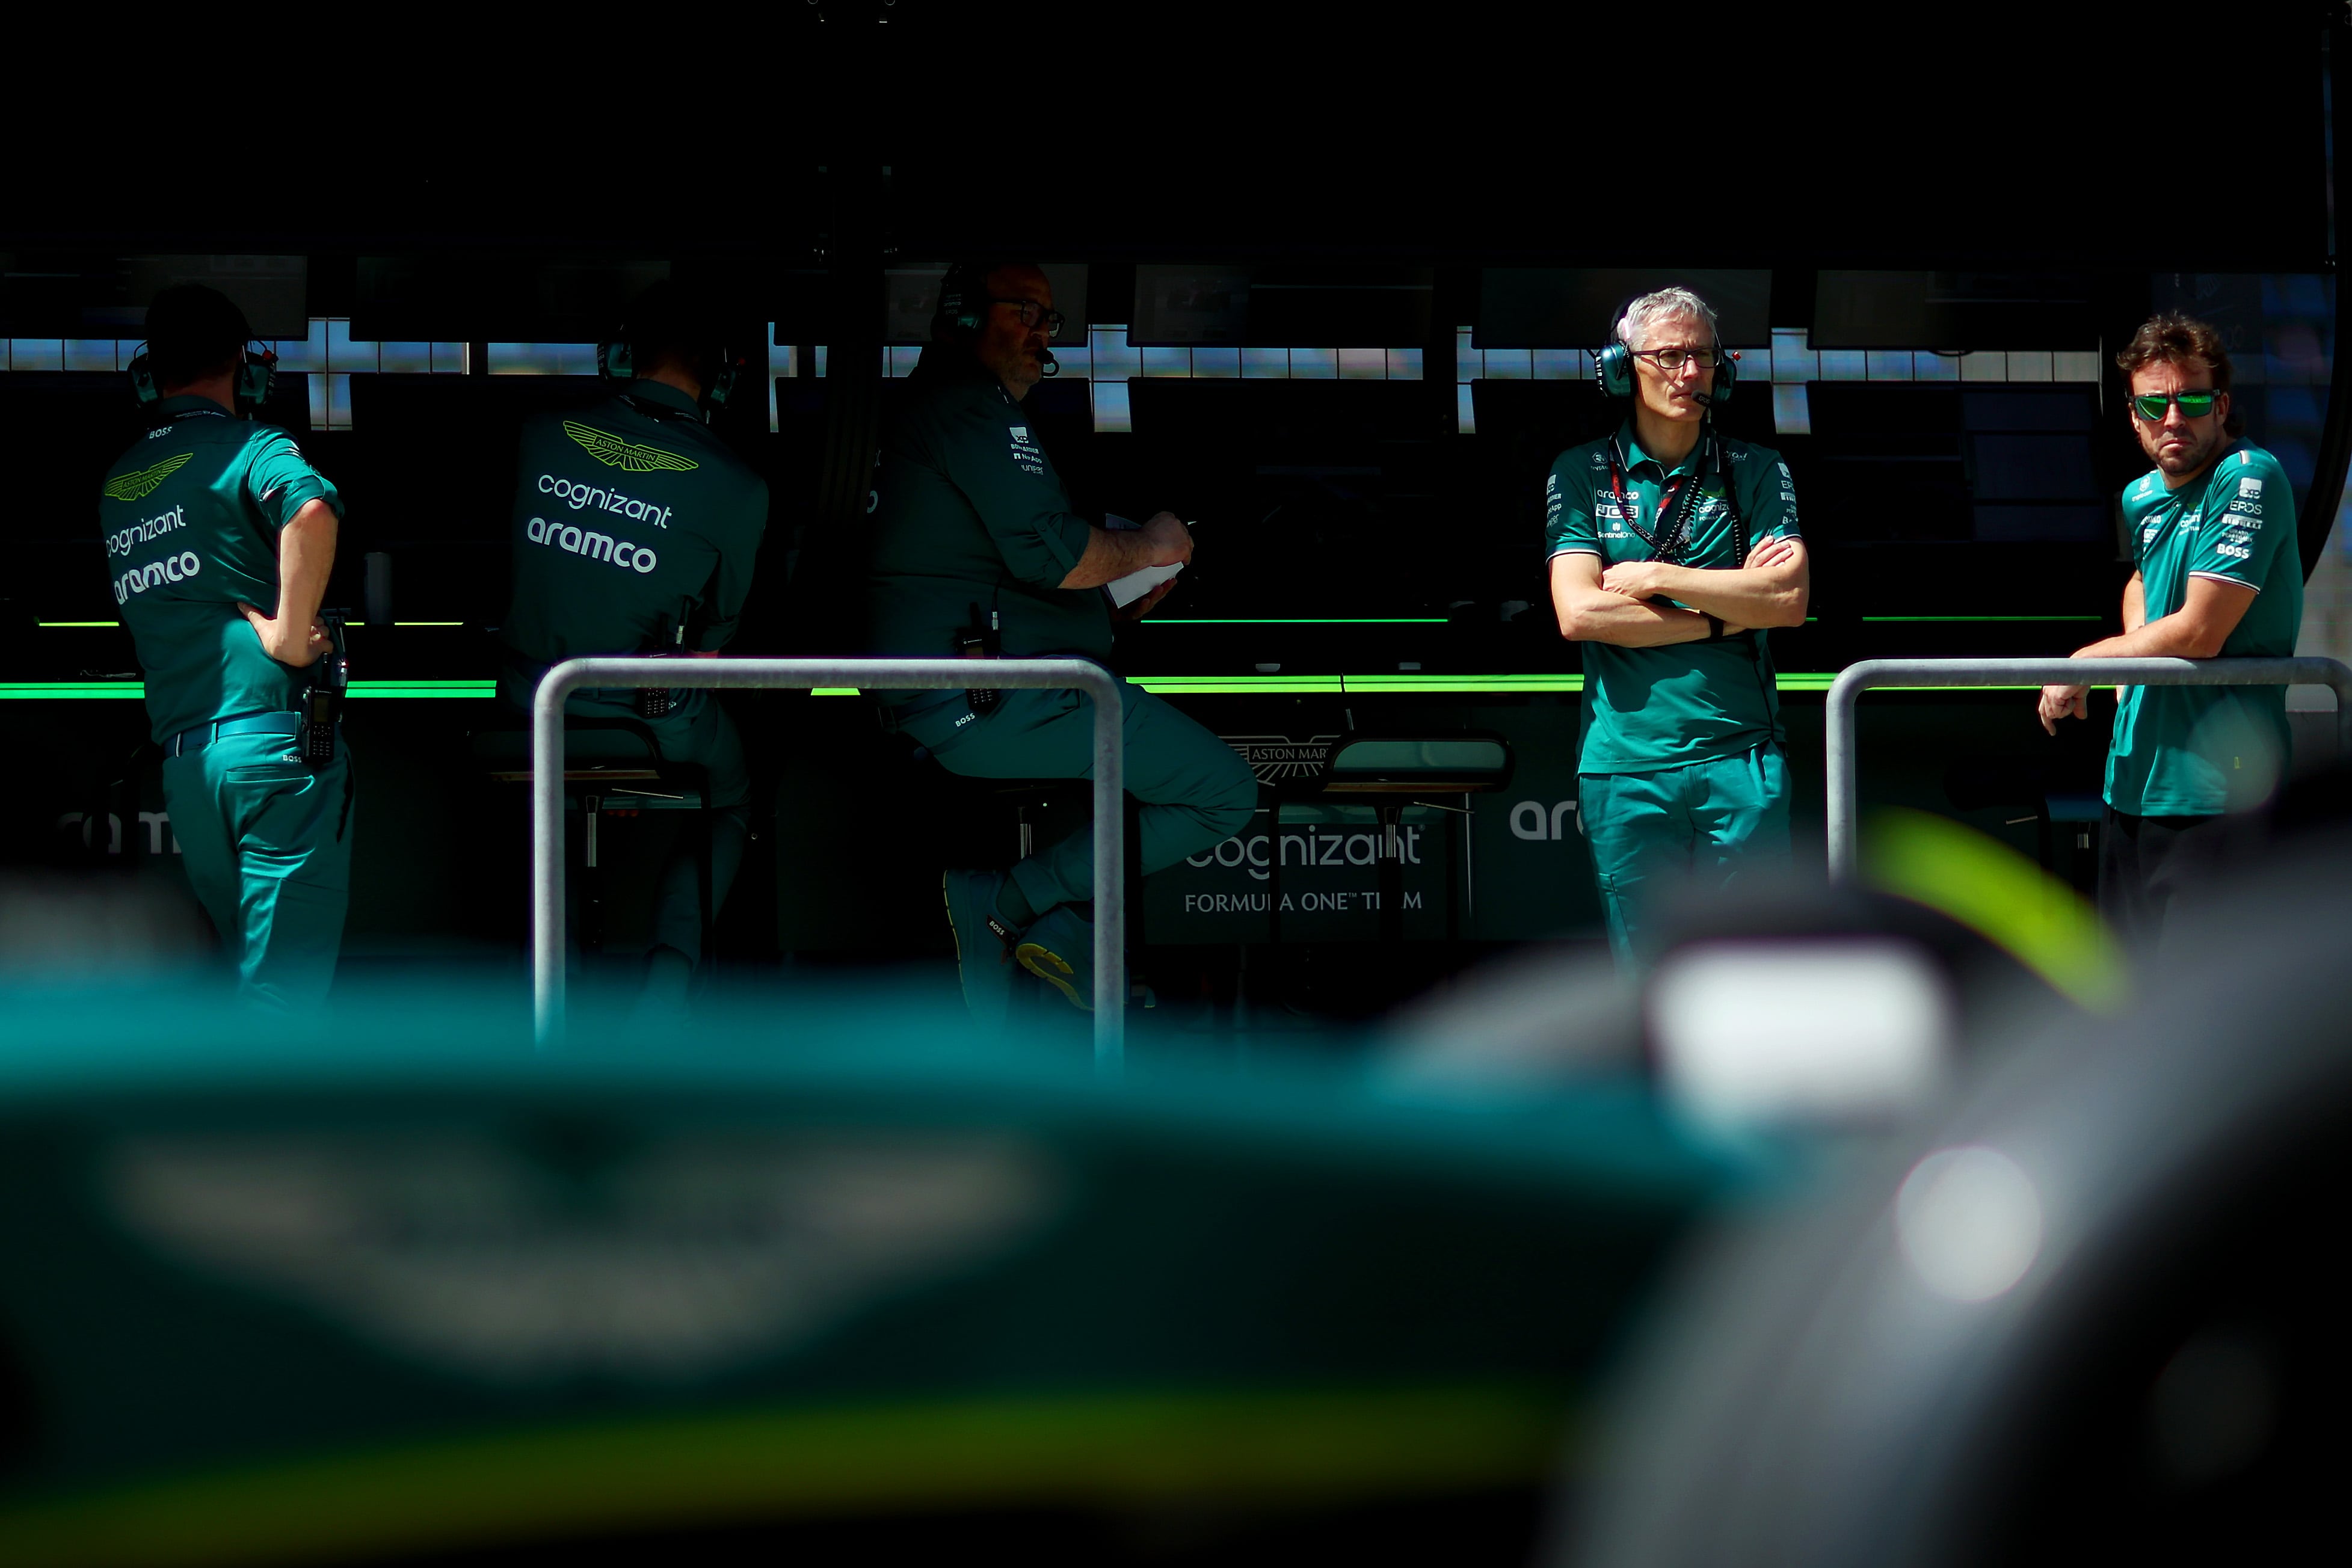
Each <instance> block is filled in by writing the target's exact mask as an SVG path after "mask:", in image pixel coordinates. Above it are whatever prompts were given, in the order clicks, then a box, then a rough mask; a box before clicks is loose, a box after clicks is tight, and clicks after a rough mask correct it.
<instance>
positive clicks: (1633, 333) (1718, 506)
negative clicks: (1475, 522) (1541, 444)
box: [1544, 288, 1809, 962]
mask: <svg viewBox="0 0 2352 1568" xmlns="http://www.w3.org/2000/svg"><path fill="white" fill-rule="evenodd" d="M1613 337H1614V341H1613V343H1612V346H1611V348H1610V349H1609V350H1604V351H1603V354H1602V356H1601V373H1602V380H1603V385H1604V387H1605V388H1606V390H1609V391H1611V392H1612V393H1614V394H1615V395H1618V396H1631V397H1632V399H1633V417H1632V418H1631V419H1630V420H1628V421H1627V422H1626V423H1625V425H1624V427H1623V428H1622V429H1621V430H1619V431H1618V433H1617V434H1614V435H1612V436H1611V437H1609V438H1608V439H1607V440H1605V441H1594V442H1588V443H1586V444H1584V445H1582V446H1577V447H1571V448H1570V449H1569V450H1568V451H1566V452H1563V453H1561V454H1560V455H1559V459H1558V460H1557V461H1555V462H1554V463H1553V464H1552V468H1551V477H1550V479H1549V482H1548V484H1547V485H1546V486H1545V496H1544V501H1545V521H1544V537H1545V549H1546V551H1547V554H1548V555H1549V570H1550V573H1551V595H1552V605H1553V608H1554V609H1555V610H1556V611H1557V612H1558V613H1559V630H1560V634H1561V635H1562V636H1564V637H1568V638H1570V639H1571V640H1572V641H1575V642H1580V643H1583V644H1585V648H1584V710H1583V734H1582V737H1581V742H1580V756H1579V759H1578V763H1577V768H1578V773H1579V775H1580V778H1579V783H1578V802H1579V805H1578V814H1579V817H1580V820H1581V821H1582V823H1583V827H1584V836H1585V841H1586V842H1587V844H1588V845H1590V847H1591V851H1592V862H1593V869H1594V871H1595V873H1596V874H1597V876H1598V878H1599V881H1600V884H1601V905H1602V908H1603V910H1604V911H1605V912H1606V914H1607V915H1608V921H1609V939H1610V943H1611V946H1612V947H1613V948H1614V949H1615V950H1616V953H1617V955H1618V957H1619V959H1620V960H1621V961H1623V962H1632V961H1633V959H1634V958H1635V957H1636V956H1637V954H1638V949H1639V941H1640V938H1641V936H1642V934H1643V919H1644V915H1645V904H1646V903H1647V900H1648V899H1649V897H1650V896H1651V895H1652V894H1654V893H1655V892H1656V891H1657V888H1658V885H1659V884H1661V883H1667V882H1672V881H1676V880H1683V879H1689V878H1696V879H1697V880H1699V881H1700V882H1701V883H1707V884H1713V885H1721V884H1723V883H1727V882H1728V881H1729V880H1730V879H1731V877H1732V876H1734V875H1735V874H1736V873H1737V872H1738V868H1739V866H1740V865H1741V863H1742V862H1744V861H1746V860H1747V859H1748V857H1749V856H1750V855H1752V854H1755V853H1757V852H1785V850H1786V849H1787V846H1788V838H1789V786H1788V767H1787V763H1786V761H1785V760H1784V758H1783V757H1782V740H1783V737H1782V732H1781V728H1780V697H1779V694H1778V693H1777V691H1776V690H1775V687H1774V681H1773V674H1772V658H1771V654H1770V653H1769V652H1768V651H1767V650H1766V648H1765V645H1764V628H1766V627H1769V626H1795V625H1801V624H1802V623H1803V622H1804V619H1805V598H1806V593H1807V591H1808V586H1809V578H1808V569H1807V563H1806V554H1805V546H1804V543H1803V541H1802V540H1801V538H1800V537H1799V535H1798V532H1797V503H1796V492H1795V488H1794V486H1792V485H1791V484H1790V478H1789V465H1787V464H1786V463H1783V462H1782V461H1780V455H1779V454H1778V453H1776V452H1773V451H1771V450H1769V449H1768V448H1766V447H1761V446H1753V445H1750V444H1748V443H1746V442H1743V441H1734V440H1732V439H1731V438H1729V437H1728V436H1725V435H1722V434H1717V431H1716V430H1715V428H1714V426H1713V425H1712V424H1711V423H1709V421H1708V419H1707V412H1708V409H1709V408H1710V407H1711V406H1712V404H1713V403H1714V402H1716V401H1717V397H1718V394H1720V395H1726V396H1727V395H1728V389H1729V383H1730V380H1731V377H1730V375H1729V373H1728V371H1729V369H1730V367H1729V364H1728V362H1727V361H1725V360H1724V358H1723V354H1722V350H1721V348H1720V346H1719V344H1718V341H1717V332H1716V322H1715V312H1714V311H1713V310H1712V309H1710V308H1708V307H1707V305H1706V301H1704V300H1702V299H1701V298H1699V297H1698V296H1697V295H1696V294H1693V293H1692V292H1690V291H1689V290H1688V289H1685V288H1665V289H1661V290H1659V291H1657V292H1656V293H1654V294H1646V295H1643V297H1642V298H1639V299H1636V300H1634V301H1633V304H1632V305H1630V306H1628V307H1627V308H1626V310H1625V314H1624V316H1623V318H1622V319H1621V320H1619V321H1618V322H1617V323H1616V324H1615V326H1614V328H1613Z"/></svg>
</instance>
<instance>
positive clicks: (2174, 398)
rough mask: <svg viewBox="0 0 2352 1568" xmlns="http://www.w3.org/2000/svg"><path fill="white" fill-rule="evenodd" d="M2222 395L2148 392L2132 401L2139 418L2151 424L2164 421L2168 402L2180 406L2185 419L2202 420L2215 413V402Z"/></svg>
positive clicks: (2208, 392)
mask: <svg viewBox="0 0 2352 1568" xmlns="http://www.w3.org/2000/svg"><path fill="white" fill-rule="evenodd" d="M2220 396H2221V393H2220V392H2212V391H2205V392H2147V393H2144V394H2142V395H2141V396H2139V397H2136V398H2134V399H2132V407H2134V408H2136V409H2137V410H2139V416H2140V417H2141V418H2142V419H2144V420H2146V421H2147V422H2148V423H2150V424H2156V423H2160V422H2161V421H2162V420H2163V418H2164V405H2165V404H2167V403H2168V402H2177V403H2179V405H2180V417H2181V418H2183V419H2202V418H2204V417H2205V416H2206V415H2207V414H2209V413H2212V412H2213V400H2214V399H2215V398H2217V397H2220Z"/></svg>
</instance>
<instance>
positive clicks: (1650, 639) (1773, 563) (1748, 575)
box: [1551, 538, 1812, 648]
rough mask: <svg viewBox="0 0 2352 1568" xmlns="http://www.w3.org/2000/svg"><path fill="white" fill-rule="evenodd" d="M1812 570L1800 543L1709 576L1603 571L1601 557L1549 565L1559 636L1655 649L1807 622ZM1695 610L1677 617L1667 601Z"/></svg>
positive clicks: (1621, 566)
mask: <svg viewBox="0 0 2352 1568" xmlns="http://www.w3.org/2000/svg"><path fill="white" fill-rule="evenodd" d="M1811 587H1812V574H1811V566H1810V564H1809V562H1808V559H1807V557H1806V554H1805V546H1804V542H1803V541H1802V540H1801V539H1779V538H1776V539H1768V540H1766V541H1765V542H1764V543H1763V544H1762V545H1760V546H1759V547H1758V549H1757V550H1756V552H1755V553H1754V554H1753V555H1751V556H1749V557H1748V564H1747V565H1746V566H1743V567H1740V568H1738V569H1736V570H1732V569H1721V570H1710V569H1706V568H1699V567H1687V566H1667V565H1664V564H1663V563H1661V562H1658V561H1647V560H1645V561H1620V562H1619V563H1618V564H1616V565H1615V566H1612V567H1610V568H1608V569H1606V570H1603V569H1602V567H1601V558H1600V557H1599V556H1597V555H1585V554H1576V553H1564V554H1560V555H1556V556H1554V557H1552V558H1551V602H1552V609H1553V610H1554V611H1556V612H1558V613H1559V634H1560V635H1561V636H1563V637H1566V638H1567V639H1569V640H1570V642H1574V643H1615V644H1616V645H1617V646H1619V647H1621V648H1658V647H1664V646H1665V645H1666V644H1668V643H1702V642H1705V641H1706V639H1707V637H1708V635H1709V634H1710V633H1711V632H1712V630H1713V629H1712V628H1711V627H1709V626H1708V625H1707V622H1706V618H1707V617H1708V616H1710V615H1712V616H1714V617H1715V618H1716V619H1717V620H1718V621H1720V622H1723V626H1724V630H1725V631H1726V632H1745V631H1750V630H1753V629H1755V628H1758V627H1765V626H1798V625H1802V624H1803V623H1804V619H1805V601H1806V598H1807V595H1808V594H1809V593H1810V592H1811ZM1668 599H1675V600H1680V601H1682V602H1683V603H1685V604H1687V605H1689V606H1690V608H1689V609H1687V610H1678V609H1676V608H1675V607H1674V606H1673V605H1671V604H1667V603H1664V602H1663V601H1664V600H1668Z"/></svg>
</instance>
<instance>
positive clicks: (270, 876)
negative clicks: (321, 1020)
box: [98, 284, 352, 1012]
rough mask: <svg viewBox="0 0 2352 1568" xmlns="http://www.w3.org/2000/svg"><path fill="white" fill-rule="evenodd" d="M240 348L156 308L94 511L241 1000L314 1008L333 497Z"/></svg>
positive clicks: (348, 775)
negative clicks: (128, 441) (278, 418)
mask: <svg viewBox="0 0 2352 1568" xmlns="http://www.w3.org/2000/svg"><path fill="white" fill-rule="evenodd" d="M252 338H253V334H252V329H250V328H249V327H248V326H247V322H246V319H245V315H244V313H243V312H242V311H240V310H239V309H238V308H236V305H235V304H234V303H233V302H231V301H230V300H229V299H228V298H226V297H225V296H223V295H221V294H219V293H217V292H215V290H213V289H210V288H206V287H204V286H203V285H201V284H180V285H175V286H174V287H170V288H166V289H164V290H163V292H161V293H160V294H158V295H157V296H156V297H155V301H154V303H153V304H152V306H150V307H149V308H148V311H147V342H146V347H145V350H144V351H143V352H142V354H141V355H140V356H139V358H138V359H137V360H135V361H132V363H131V384H132V387H133V390H134V391H135V392H137V394H138V396H139V399H140V402H141V403H142V405H144V407H145V409H146V411H147V415H148V419H149V422H150V423H149V428H148V431H147V434H145V435H144V436H142V438H141V439H140V440H139V441H138V442H136V443H135V444H132V446H131V450H130V451H128V452H126V453H124V454H123V455H121V457H120V458H118V459H116V460H115V464H114V466H113V467H111V468H110V469H108V470H107V475H106V480H105V484H104V486H103V489H102V491H101V495H100V501H99V504H98V509H99V517H100V527H101V528H102V529H103V531H104V533H105V536H106V551H107V567H108V570H109V572H110V575H111V576H112V577H113V580H114V582H113V587H114V601H115V603H116V604H117V605H118V606H119V607H120V608H121V615H122V623H123V625H125V626H127V627H128V628H130V631H131V639H132V641H133V642H134V643H136V644H137V646H138V650H139V663H140V664H141V666H142V669H143V670H144V671H145V674H146V691H147V714H148V718H149V721H150V724H151V727H152V731H153V734H154V737H155V742H156V744H157V745H158V746H160V747H163V799H164V802H165V804H166V805H167V806H169V807H170V809H171V815H172V832H173V836H174V837H175V838H177V839H178V841H179V843H180V849H181V859H182V863H183V864H184V866H185V867H186V868H187V873H188V881H189V883H190V884H191V885H192V886H193V887H194V889H195V894H196V897H197V899H198V900H199V901H200V902H201V903H202V904H204V906H205V914H206V915H210V916H211V917H212V922H213V925H214V928H215V930H217V931H218V932H219V933H220V938H221V945H222V946H223V948H224V949H225V950H226V953H227V955H228V957H229V959H230V961H231V962H232V963H233V964H234V965H235V966H236V973H237V993H238V996H239V997H240V998H242V999H243V1000H245V1001H247V1002H248V1003H251V1004H254V1005H257V1006H260V1007H264V1008H268V1009H284V1010H289V1011H302V1012H309V1011H313V1010H315V1009H317V1008H318V1007H319V1006H320V1004H321V1003H322V1002H324V1000H325V999H326V995H327V989H328V988H329V986H330V985H331V984H332V983H333V980H334V977H335V962H336V958H337V956H338V955H339V953H340V951H341V946H342V933H343V915H344V911H345V909H346V908H347V907H348V906H349V904H350V902H351V864H352V836H351V835H352V770H351V759H350V758H349V757H348V756H346V755H345V754H344V751H343V744H342V737H341V731H340V727H339V726H336V725H334V724H333V723H332V721H331V719H318V716H317V715H315V714H306V712H305V708H306V703H307V702H308V701H309V699H310V696H311V693H312V687H313V685H314V683H315V682H316V681H317V679H318V678H319V674H320V667H321V661H322V660H323V659H326V658H328V657H329V656H331V655H332V654H334V653H336V649H335V646H334V639H333V636H332V634H331V632H330V631H329V629H328V627H327V626H326V625H325V624H324V623H323V622H321V621H320V619H319V606H320V601H321V600H322V599H323V598H324V597H325V595H326V591H327V574H328V572H329V570H331V568H332V567H333V566H334V563H335V538H336V534H337V532H338V531H339V529H340V528H341V518H342V514H343V502H342V497H341V496H340V495H338V494H337V493H336V490H335V487H334V486H332V485H331V484H329V483H328V482H327V480H326V479H325V478H324V477H323V476H320V474H319V472H318V471H317V470H316V469H314V468H312V467H311V466H310V463H309V462H308V461H307V460H306V459H305V458H304V457H303V455H302V452H301V448H299V446H297V445H296V444H295V443H294V438H293V437H292V436H290V435H289V434H287V433H286V432H285V431H283V430H280V429H278V427H277V426H275V425H270V424H263V423H258V422H257V420H256V419H255V418H254V413H255V411H256V410H257V408H258V407H259V406H260V405H261V404H262V403H264V402H268V396H269V384H270V378H271V370H270V365H271V362H272V361H274V359H275V356H274V355H272V354H270V353H268V351H267V350H263V349H262V348H261V347H260V345H258V344H257V343H255V342H254V341H253V340H252ZM314 719H317V720H318V721H317V722H315V723H314V722H312V721H313V720H314ZM312 729H315V730H316V731H317V733H316V734H315V735H310V734H306V730H312Z"/></svg>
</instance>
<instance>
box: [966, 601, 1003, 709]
mask: <svg viewBox="0 0 2352 1568" xmlns="http://www.w3.org/2000/svg"><path fill="white" fill-rule="evenodd" d="M1003 651H1004V638H1003V622H1001V621H1000V620H999V619H998V616H997V612H995V611H994V610H991V611H990V612H988V624H987V625H985V626H982V624H981V623H980V606H979V605H977V604H975V605H973V606H971V625H969V626H965V627H962V628H960V629H959V630H958V631H957V632H956V655H957V656H958V657H959V658H964V659H994V658H999V657H1002V656H1003ZM963 695H964V700H965V701H967V702H969V703H971V711H972V714H973V716H975V717H979V718H986V717H987V716H989V715H990V714H992V713H994V712H995V711H996V705H997V704H998V703H999V702H1002V701H1003V698H1004V694H1003V692H1001V691H999V690H997V689H996V688H995V687H994V686H977V687H973V688H971V689H969V690H967V691H966V692H965V693H964V694H963Z"/></svg>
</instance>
